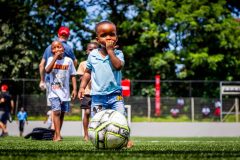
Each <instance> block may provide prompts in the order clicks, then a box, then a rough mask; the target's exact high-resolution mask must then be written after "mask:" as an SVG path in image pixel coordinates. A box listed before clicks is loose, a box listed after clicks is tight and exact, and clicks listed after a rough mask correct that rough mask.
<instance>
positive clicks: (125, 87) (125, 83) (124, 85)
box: [122, 79, 131, 97]
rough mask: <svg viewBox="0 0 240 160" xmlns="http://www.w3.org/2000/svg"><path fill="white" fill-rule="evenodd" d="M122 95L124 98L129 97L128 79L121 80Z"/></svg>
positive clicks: (129, 86)
mask: <svg viewBox="0 0 240 160" xmlns="http://www.w3.org/2000/svg"><path fill="white" fill-rule="evenodd" d="M122 95H123V96H124V97H129V96H130V95H131V81H130V80H129V79H124V80H122Z"/></svg>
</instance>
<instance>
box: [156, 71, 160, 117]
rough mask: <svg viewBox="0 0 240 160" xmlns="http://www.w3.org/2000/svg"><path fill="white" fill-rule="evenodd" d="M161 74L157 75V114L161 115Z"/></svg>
mask: <svg viewBox="0 0 240 160" xmlns="http://www.w3.org/2000/svg"><path fill="white" fill-rule="evenodd" d="M160 81H161V80H160V75H156V76H155V116H160V114H161V95H160V90H161V84H160Z"/></svg>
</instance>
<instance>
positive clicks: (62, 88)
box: [45, 41, 77, 141]
mask: <svg viewBox="0 0 240 160" xmlns="http://www.w3.org/2000/svg"><path fill="white" fill-rule="evenodd" d="M51 51H52V53H53V57H49V58H48V60H47V65H46V68H45V70H46V73H48V74H49V76H50V85H51V87H50V92H49V95H48V98H49V101H50V103H51V109H52V111H53V123H54V127H55V135H54V138H53V141H61V134H60V131H61V128H62V124H63V120H64V114H65V112H69V111H70V101H71V98H72V99H75V97H76V96H77V81H76V77H75V75H76V69H75V67H74V63H73V61H72V59H71V58H69V57H66V56H65V57H64V56H63V53H64V48H63V45H62V43H61V42H60V41H54V42H53V43H52V46H51ZM70 78H71V80H72V88H73V91H72V93H71V97H70V89H69V88H70V84H69V81H70Z"/></svg>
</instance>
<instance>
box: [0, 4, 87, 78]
mask: <svg viewBox="0 0 240 160" xmlns="http://www.w3.org/2000/svg"><path fill="white" fill-rule="evenodd" d="M85 16H86V9H85V8H84V4H83V3H81V2H79V1H74V0H70V1H67V0H63V1H55V0H54V1H53V0H51V1H45V0H41V1H38V0H32V1H29V0H11V1H8V0H1V1H0V22H1V23H0V30H1V33H0V54H1V57H2V60H1V62H0V78H38V77H39V76H38V64H39V62H40V59H41V57H42V54H43V51H44V49H45V48H46V47H47V45H49V44H50V43H51V41H52V40H53V38H56V33H57V29H58V28H59V27H60V26H61V25H67V26H69V27H70V28H71V29H72V30H73V32H74V34H75V35H74V37H71V39H73V38H75V42H76V41H77V40H78V41H79V40H82V41H84V40H85V36H83V33H84V32H83V30H85V29H86V27H85V26H84V25H83V21H84V18H85ZM76 38H77V40H76ZM73 45H74V46H76V45H77V43H74V41H73Z"/></svg>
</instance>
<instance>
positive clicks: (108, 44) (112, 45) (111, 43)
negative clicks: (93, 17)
mask: <svg viewBox="0 0 240 160" xmlns="http://www.w3.org/2000/svg"><path fill="white" fill-rule="evenodd" d="M116 48H118V45H116V42H114V41H112V40H109V41H106V49H107V50H108V49H116Z"/></svg>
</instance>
